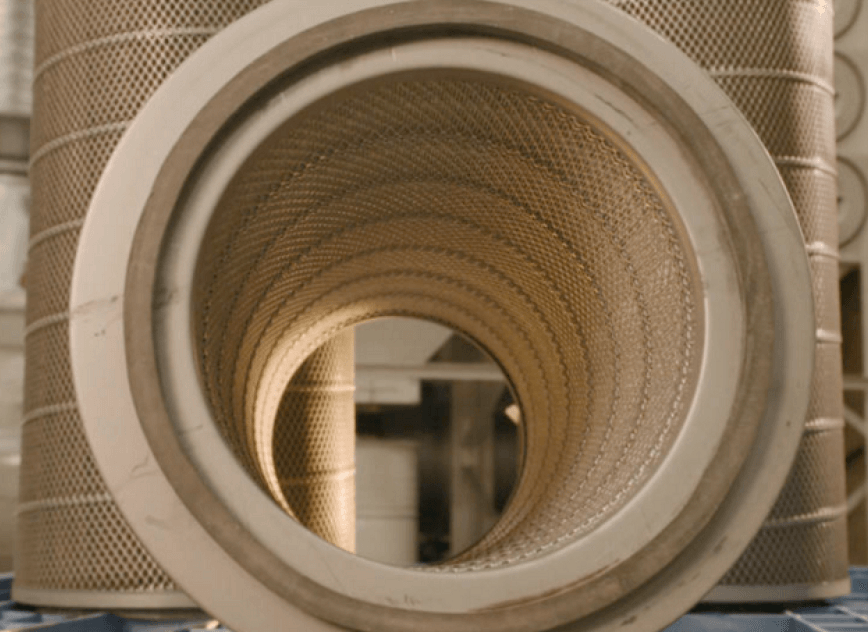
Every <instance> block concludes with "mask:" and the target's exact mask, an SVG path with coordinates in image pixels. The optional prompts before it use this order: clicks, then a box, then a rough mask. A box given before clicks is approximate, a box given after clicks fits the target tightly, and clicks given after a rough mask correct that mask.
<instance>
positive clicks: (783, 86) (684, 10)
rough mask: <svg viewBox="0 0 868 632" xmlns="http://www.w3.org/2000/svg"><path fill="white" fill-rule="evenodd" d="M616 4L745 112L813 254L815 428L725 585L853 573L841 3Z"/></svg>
mask: <svg viewBox="0 0 868 632" xmlns="http://www.w3.org/2000/svg"><path fill="white" fill-rule="evenodd" d="M609 1H610V2H612V3H613V4H615V5H617V6H618V7H620V8H621V9H623V10H624V11H626V12H627V13H629V14H630V15H633V16H634V17H636V18H638V19H639V20H641V21H643V22H645V23H646V24H648V25H649V26H651V27H652V28H654V29H655V30H657V31H658V32H659V33H660V34H661V35H663V36H665V37H667V38H668V39H670V40H671V41H673V42H674V43H675V44H677V45H678V46H679V47H680V48H681V49H682V50H684V51H685V52H686V53H687V54H688V55H689V56H691V57H692V58H693V59H694V60H695V61H697V62H698V63H699V64H700V65H702V66H703V67H704V68H705V69H706V70H707V71H708V72H709V73H710V74H711V76H712V77H713V78H714V79H715V80H716V81H717V83H718V84H719V85H720V86H721V87H722V88H723V90H724V91H726V92H727V94H728V95H729V96H730V97H731V98H732V99H733V101H734V102H735V103H736V104H737V105H738V107H739V108H740V109H741V110H742V112H743V113H744V114H745V116H746V117H747V119H748V120H749V121H750V122H751V124H752V125H753V127H754V129H755V130H756V131H757V133H758V134H759V136H760V137H761V138H762V139H763V141H764V142H765V144H766V147H767V148H768V150H769V153H770V154H771V155H772V157H773V158H774V160H775V162H776V164H777V166H778V169H779V170H780V172H781V175H782V177H783V179H784V182H785V183H786V185H787V188H788V189H789V192H790V196H791V197H792V200H793V204H794V205H795V209H796V212H797V214H798V216H799V221H800V223H801V226H802V231H803V233H804V235H805V241H806V246H807V248H808V254H809V257H810V262H811V270H812V275H813V282H814V298H815V302H816V319H817V328H818V342H817V360H816V369H815V371H814V380H813V383H812V386H811V394H812V398H811V405H810V409H809V416H808V419H807V426H808V429H807V430H806V433H805V436H804V439H803V443H802V447H801V450H800V452H799V456H798V457H797V459H798V460H797V462H796V465H795V467H794V470H793V473H792V475H791V476H790V479H789V481H788V483H787V485H786V486H785V488H784V490H783V492H782V493H781V496H780V499H779V500H778V504H777V505H776V507H775V508H774V510H773V512H772V516H771V517H770V519H769V520H770V521H769V523H768V524H767V525H766V527H765V528H764V530H763V531H762V532H761V533H760V534H759V536H758V537H757V538H756V540H755V541H754V543H753V544H752V545H751V546H750V548H749V549H748V551H747V552H746V553H745V555H744V556H743V557H742V559H741V560H740V561H739V562H738V563H737V564H736V566H735V567H734V568H733V569H732V570H731V571H730V573H729V574H728V575H727V576H726V577H725V578H724V580H723V583H724V584H730V585H748V586H749V585H792V584H820V583H823V582H825V581H831V580H839V579H846V578H847V546H846V544H847V542H846V518H845V516H844V511H845V492H844V462H843V435H842V433H843V415H842V412H843V409H842V404H841V363H840V342H839V340H840V314H839V303H838V270H837V259H836V257H837V251H838V224H837V215H836V201H835V199H836V189H835V130H834V121H835V113H834V89H833V87H832V78H833V77H832V74H833V72H832V69H833V55H832V11H831V10H827V11H824V12H820V11H819V10H818V3H817V2H816V1H815V0H703V1H701V2H696V1H694V0H609ZM830 4H831V3H830ZM829 9H831V7H829ZM818 427H825V428H829V429H827V430H825V431H823V432H820V433H819V434H818V431H817V428H818ZM819 437H822V439H820V438H819ZM817 441H822V442H823V444H824V445H825V446H826V447H825V449H824V450H823V451H822V454H821V455H820V454H819V453H818V452H817V450H816V448H815V447H812V446H813V444H814V443H816V442H817ZM782 522H783V523H786V524H787V526H786V528H783V527H781V526H780V524H781V523H782ZM793 560H798V563H794V561H793Z"/></svg>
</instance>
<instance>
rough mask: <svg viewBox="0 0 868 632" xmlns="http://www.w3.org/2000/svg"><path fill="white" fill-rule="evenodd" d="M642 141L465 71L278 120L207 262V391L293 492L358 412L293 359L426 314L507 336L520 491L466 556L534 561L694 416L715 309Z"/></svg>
mask: <svg viewBox="0 0 868 632" xmlns="http://www.w3.org/2000/svg"><path fill="white" fill-rule="evenodd" d="M621 143H622V141H621V140H620V139H618V138H616V137H615V136H614V135H613V134H612V133H611V132H610V131H609V130H607V129H603V128H601V127H599V126H598V125H596V124H594V123H592V122H590V120H589V119H588V117H586V116H585V115H584V114H583V113H582V112H581V111H580V110H579V109H578V108H573V107H568V106H566V105H563V104H562V103H560V102H555V100H554V99H551V98H549V97H547V96H546V95H545V94H544V93H543V92H541V91H539V90H537V89H535V88H532V87H531V86H527V85H524V84H519V83H516V82H510V83H507V82H505V81H503V80H500V79H497V78H495V77H492V76H488V75H484V74H479V75H478V76H468V75H467V74H466V73H465V74H463V75H462V76H460V77H457V76H449V75H447V74H442V73H439V74H436V75H433V74H432V76H430V77H429V76H419V75H414V76H413V77H394V78H391V79H388V80H379V81H375V82H369V83H366V84H362V85H357V86H354V87H353V88H352V89H351V90H347V91H343V92H338V93H335V94H333V95H331V96H329V97H326V98H325V99H323V100H321V101H320V102H319V103H317V104H315V106H313V107H310V108H308V109H307V110H305V111H303V112H301V113H300V114H297V115H295V116H293V117H292V118H290V119H289V120H288V121H286V122H285V123H284V124H283V125H282V126H281V127H280V128H279V129H277V131H275V132H274V133H273V134H272V135H271V136H270V137H269V138H268V139H267V140H266V141H264V142H263V143H262V144H261V145H260V146H259V147H258V148H257V149H256V150H255V151H254V153H253V154H252V155H251V156H250V157H249V158H248V159H247V160H246V162H245V163H244V164H243V166H242V167H241V168H240V169H239V170H238V171H237V173H236V174H235V176H234V178H233V179H232V180H231V182H229V183H228V185H227V188H226V190H225V192H224V193H223V195H222V198H221V200H220V202H219V204H218V206H217V208H216V210H215V212H214V214H213V217H212V219H211V224H210V226H209V228H208V231H207V234H206V237H205V239H204V240H203V242H202V244H203V245H202V248H201V250H200V253H199V260H198V267H197V271H196V280H195V283H194V287H195V288H196V290H195V295H194V304H193V313H194V330H195V334H196V337H197V340H198V344H199V347H198V352H199V357H200V370H201V376H202V382H203V389H204V391H205V393H206V395H207V398H208V400H209V403H210V406H211V409H212V414H213V417H214V420H215V423H216V425H217V426H218V428H219V429H220V431H221V433H222V435H223V437H224V438H225V440H226V442H227V444H228V445H229V446H230V447H231V448H232V450H233V452H234V453H235V455H236V456H237V458H238V460H239V461H240V463H242V464H243V465H244V467H245V468H246V469H247V471H248V472H249V473H250V475H251V477H252V478H253V479H254V480H256V481H257V482H258V483H259V484H260V485H261V486H262V488H263V489H265V490H267V492H268V493H269V494H270V495H271V496H272V497H273V498H274V500H275V501H276V502H277V503H279V504H280V505H281V506H282V507H284V509H286V510H287V512H288V513H293V510H292V508H291V504H292V503H291V502H290V499H288V497H287V495H288V493H289V491H288V488H287V485H286V480H287V478H293V477H296V478H298V477H300V476H301V477H303V476H304V472H298V471H295V472H294V473H293V474H292V475H291V476H289V477H288V476H287V475H286V471H287V465H286V462H288V461H292V462H296V463H304V462H307V463H315V462H318V457H317V455H316V454H313V453H312V452H316V451H320V452H322V453H323V454H325V455H326V457H323V458H325V460H326V461H327V460H328V458H327V455H328V453H330V452H333V451H339V450H341V449H342V448H341V446H342V445H343V444H342V441H344V438H345V437H346V436H347V433H350V434H351V433H352V431H353V429H352V428H349V429H346V428H342V429H337V427H336V425H335V424H336V423H337V422H336V421H335V419H336V418H337V417H340V415H337V416H336V415H335V413H334V411H333V410H332V409H330V408H329V407H328V406H313V407H299V408H297V409H296V410H295V412H294V413H290V414H289V415H287V413H286V409H285V405H284V407H283V408H282V402H285V399H284V398H285V396H286V393H287V387H288V385H290V383H291V382H292V381H293V379H295V378H294V377H293V376H294V375H295V374H296V373H297V369H298V368H299V367H300V366H301V365H302V363H303V361H304V360H305V359H306V358H307V357H309V356H310V355H311V353H313V352H314V351H315V350H317V349H320V348H321V347H322V345H323V344H325V343H326V342H327V341H329V340H332V339H333V337H334V336H335V335H336V334H338V333H339V332H341V331H344V330H345V329H346V328H347V327H350V326H352V325H355V324H357V323H361V322H364V321H367V320H371V319H374V318H378V317H384V316H403V317H413V318H421V319H425V320H429V321H434V322H437V323H441V324H443V325H446V326H449V327H451V328H452V329H454V330H455V331H457V332H459V333H461V334H462V335H464V336H466V337H467V338H468V339H470V340H473V341H474V342H475V343H477V344H478V345H479V346H480V347H481V348H482V349H484V350H485V351H487V352H488V353H489V354H490V355H491V357H493V358H495V359H496V361H497V362H498V363H499V364H500V366H501V367H502V369H503V371H504V373H505V374H506V375H507V376H508V378H509V382H510V385H511V387H512V389H513V392H514V394H515V396H516V397H517V399H518V400H519V401H520V403H521V408H522V413H523V420H524V423H523V428H522V431H523V433H524V437H523V440H524V448H525V454H524V459H523V468H522V472H521V475H520V478H519V481H518V483H517V486H516V490H515V492H514V495H513V498H512V500H511V502H510V503H509V505H508V506H507V508H506V510H505V512H504V514H503V516H502V517H501V519H500V521H499V522H498V523H497V524H496V525H495V526H494V527H493V528H492V530H491V531H490V532H489V533H488V534H487V535H486V536H485V537H483V539H482V540H481V541H480V542H479V543H477V544H476V545H475V546H474V547H472V548H471V549H469V550H468V551H467V552H466V553H464V554H463V555H461V556H459V557H458V558H456V559H454V560H452V561H450V562H449V563H447V564H446V566H445V567H446V568H449V569H451V570H459V569H468V570H473V569H479V568H487V567H494V566H499V565H503V564H510V563H514V562H518V561H522V560H528V559H532V558H534V557H536V556H539V555H541V554H543V553H547V552H549V551H551V550H552V549H553V548H555V547H558V546H560V545H562V544H565V543H567V542H570V541H572V540H574V539H575V538H578V537H581V536H582V535H583V534H586V533H588V532H590V531H592V530H593V529H594V528H595V527H597V526H599V525H600V524H601V523H603V522H604V521H605V520H606V519H607V518H609V517H611V516H612V515H613V514H614V513H615V512H617V511H618V510H619V509H620V508H621V507H623V506H624V505H625V504H626V503H627V502H628V501H629V500H630V499H631V498H633V497H634V496H635V495H636V493H637V492H638V491H639V490H641V489H642V488H643V486H644V485H645V484H646V483H647V481H648V479H649V478H650V477H651V475H653V473H654V472H655V471H656V469H657V467H658V466H659V464H660V463H661V461H662V459H663V458H664V457H665V456H666V454H667V453H668V451H669V449H670V448H671V446H672V444H673V441H674V439H675V438H676V436H677V435H678V432H679V430H680V429H681V427H682V426H683V424H684V421H685V417H686V414H687V410H688V408H689V404H690V402H691V400H692V397H693V390H694V388H695V381H696V375H697V373H698V371H699V364H700V362H699V361H700V351H701V348H702V340H703V330H702V320H703V317H702V312H701V310H702V299H701V296H700V292H699V290H698V287H699V283H698V278H697V277H698V275H697V273H696V271H695V268H694V267H693V263H692V261H693V254H692V252H691V249H690V246H689V244H688V243H687V242H686V240H685V238H684V237H683V229H682V228H681V224H680V221H679V219H678V216H677V212H676V211H675V209H673V207H672V205H671V203H670V202H669V201H668V200H667V199H666V197H665V196H664V195H662V194H661V192H660V191H659V189H658V187H657V186H656V185H655V183H654V182H652V181H651V180H649V179H648V178H647V177H646V176H645V175H644V173H648V171H647V170H646V169H644V167H643V166H642V165H639V164H637V163H636V162H635V160H634V158H632V157H631V156H632V155H629V156H628V153H627V151H625V149H624V147H623V146H622V144H621ZM330 410H331V412H329V411H330ZM293 415H294V417H293ZM288 417H289V419H288ZM287 423H293V424H296V426H297V427H302V428H306V429H307V430H306V432H307V434H308V435H309V436H314V435H316V436H317V437H320V438H323V437H324V438H326V439H325V440H317V441H314V442H310V441H294V440H293V439H292V436H296V437H297V436H298V435H297V434H296V435H292V433H290V434H289V435H287V434H286V433H285V432H282V431H281V427H283V425H284V424H287ZM317 429H319V430H317ZM288 437H289V438H288ZM329 437H331V439H328V438H329ZM322 460H323V459H319V461H320V462H321V461H322ZM320 506H321V507H322V508H324V509H323V512H322V515H319V516H317V515H316V512H315V511H313V512H308V514H307V518H306V523H307V525H308V526H309V527H310V528H312V529H314V530H315V531H317V524H318V522H319V521H321V520H332V519H333V516H332V517H329V515H328V512H329V511H332V510H333V509H329V507H332V508H333V507H334V504H333V503H327V502H326V503H321V505H320Z"/></svg>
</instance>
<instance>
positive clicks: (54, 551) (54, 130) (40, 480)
mask: <svg viewBox="0 0 868 632" xmlns="http://www.w3.org/2000/svg"><path fill="white" fill-rule="evenodd" d="M263 3H264V0H222V1H218V2H212V1H197V2H160V1H157V0H137V1H135V2H128V1H126V0H104V1H100V2H80V1H78V0H51V1H48V0H44V1H37V2H36V11H37V34H36V69H35V85H34V91H35V111H34V119H33V134H32V143H33V156H32V162H31V173H32V179H33V187H34V196H33V216H32V222H31V242H30V272H29V283H28V302H27V333H26V335H27V340H26V350H27V357H28V362H27V374H26V395H25V409H26V423H25V426H24V432H23V445H22V451H23V463H24V467H23V470H22V476H21V490H20V491H21V506H20V515H19V543H18V558H17V562H16V584H15V595H16V598H17V599H18V600H20V601H24V602H29V603H35V604H44V605H53V606H75V607H136V608H138V607H149V608H150V607H179V606H187V605H189V604H190V602H189V600H188V599H187V597H186V596H185V595H183V594H182V593H180V592H179V591H178V589H177V588H176V586H175V585H174V584H173V582H172V581H171V579H170V578H169V577H168V576H167V575H166V573H165V572H164V571H163V570H162V569H161V568H160V567H159V565H158V564H157V563H156V562H155V561H154V560H153V559H152V558H151V556H150V554H149V553H148V552H147V551H146V550H145V548H144V547H143V546H142V544H141V543H140V542H139V541H138V539H137V538H136V536H135V535H134V534H133V533H132V531H131V530H130V529H129V527H128V525H127V524H126V522H125V520H124V519H123V517H122V516H121V515H120V513H119V512H118V509H117V507H116V506H115V504H114V501H113V500H112V498H111V496H110V494H109V490H108V489H107V488H106V485H105V484H104V482H103V480H102V478H101V476H100V474H99V472H98V471H97V469H96V464H95V463H94V460H93V458H92V455H91V452H90V449H89V447H88V445H87V442H86V439H85V436H84V433H83V431H82V427H81V419H80V414H79V411H78V406H77V401H76V394H75V391H74V387H73V382H72V374H71V369H70V364H69V343H68V316H69V307H68V306H69V288H70V279H71V275H72V266H73V261H74V258H75V255H76V248H77V243H78V238H79V232H80V229H81V226H82V224H83V223H84V218H85V216H86V214H87V210H88V205H89V203H90V200H91V196H92V194H93V192H94V190H95V187H96V185H97V182H98V181H99V179H100V177H101V175H102V173H103V170H104V168H105V166H106V164H107V162H108V160H109V157H110V156H111V154H112V151H113V150H114V148H115V146H116V144H117V143H118V141H119V140H120V138H121V136H122V135H123V133H124V131H125V129H126V128H127V126H128V124H129V123H130V121H131V120H132V119H133V118H134V117H135V115H136V114H137V112H138V111H139V109H140V108H141V107H142V106H143V105H144V103H145V102H146V101H147V99H148V98H149V97H150V95H151V94H152V93H153V92H154V91H155V90H156V89H157V88H158V87H159V86H160V84H161V83H162V82H163V81H164V80H165V79H166V77H168V76H169V75H170V74H171V73H172V71H173V70H174V69H175V68H176V67H177V66H178V65H179V64H180V63H181V62H182V61H183V60H184V59H185V58H186V57H187V56H189V55H190V54H191V53H192V52H193V51H195V50H196V49H197V48H199V47H200V46H201V45H202V44H203V43H204V42H205V41H206V40H208V39H209V38H210V37H211V36H212V35H213V34H215V33H216V32H217V31H219V30H221V29H222V28H224V27H225V26H227V25H228V24H230V23H231V22H233V21H234V20H236V19H237V18H239V17H240V16H242V15H244V14H246V13H247V12H249V11H251V10H252V9H254V8H256V7H257V6H259V5H261V4H263ZM8 4H9V2H5V3H3V5H0V6H5V5H8ZM12 4H13V5H15V4H19V5H21V6H27V5H28V4H29V3H27V2H18V3H15V2H12ZM350 357H351V356H350ZM350 453H351V451H350ZM345 487H346V484H345ZM351 491H352V489H351V487H350V492H349V493H351ZM350 527H352V524H350Z"/></svg>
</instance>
